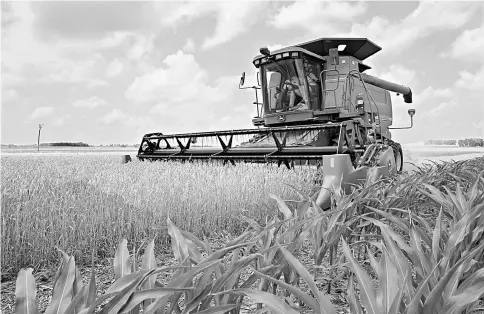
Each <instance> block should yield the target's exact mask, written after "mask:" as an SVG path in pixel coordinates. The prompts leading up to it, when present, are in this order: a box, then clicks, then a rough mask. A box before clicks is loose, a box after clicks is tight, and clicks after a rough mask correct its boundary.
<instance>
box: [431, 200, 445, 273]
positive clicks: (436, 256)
mask: <svg viewBox="0 0 484 314" xmlns="http://www.w3.org/2000/svg"><path fill="white" fill-rule="evenodd" d="M442 212H443V209H442V207H440V211H439V215H438V216H437V221H436V222H435V228H434V232H433V236H432V257H433V260H434V263H437V262H438V261H439V260H440V257H441V256H442V253H441V251H440V234H441V232H442Z"/></svg>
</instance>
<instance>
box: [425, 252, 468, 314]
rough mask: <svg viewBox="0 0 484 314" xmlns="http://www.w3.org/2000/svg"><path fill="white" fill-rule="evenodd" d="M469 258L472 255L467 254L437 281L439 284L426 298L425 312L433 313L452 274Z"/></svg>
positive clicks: (426, 313) (427, 313)
mask: <svg viewBox="0 0 484 314" xmlns="http://www.w3.org/2000/svg"><path fill="white" fill-rule="evenodd" d="M469 258H470V256H467V257H465V258H462V259H460V260H459V261H458V262H457V263H455V265H454V266H453V267H452V268H451V269H449V270H448V271H447V272H446V273H445V274H444V276H443V277H442V278H441V279H440V280H439V282H438V283H437V285H436V286H435V287H434V288H433V289H432V291H430V294H429V295H428V297H427V298H426V299H425V304H424V307H423V314H432V313H433V311H434V309H435V308H436V305H437V302H438V301H439V300H440V298H441V297H442V293H443V291H444V289H445V287H446V285H447V284H448V282H449V280H450V279H451V278H452V276H453V275H454V273H455V272H456V271H457V269H458V268H459V266H460V265H461V264H462V263H463V262H465V261H466V260H467V259H469ZM430 277H431V276H430Z"/></svg>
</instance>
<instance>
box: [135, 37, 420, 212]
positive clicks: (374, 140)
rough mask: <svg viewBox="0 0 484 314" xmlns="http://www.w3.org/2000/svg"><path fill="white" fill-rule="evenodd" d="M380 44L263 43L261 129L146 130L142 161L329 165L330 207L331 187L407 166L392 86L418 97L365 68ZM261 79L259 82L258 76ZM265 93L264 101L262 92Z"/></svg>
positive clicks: (326, 202)
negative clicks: (396, 134) (397, 138)
mask: <svg viewBox="0 0 484 314" xmlns="http://www.w3.org/2000/svg"><path fill="white" fill-rule="evenodd" d="M380 50H381V48H380V47H379V46H377V45H376V44H374V43H373V42H371V41H370V40H368V39H366V38H320V39H317V40H314V41H310V42H306V43H303V44H299V45H295V46H290V47H286V48H282V49H279V50H277V51H273V52H271V51H269V50H268V49H267V48H261V49H260V53H261V55H258V56H256V57H255V58H254V60H253V64H254V66H255V67H256V68H257V69H259V73H258V76H257V79H258V86H252V87H242V86H243V85H244V82H245V72H244V73H242V77H241V80H240V84H239V88H240V89H247V88H248V89H253V90H255V94H256V101H255V102H254V104H255V105H256V108H257V116H256V117H254V119H252V123H253V124H254V126H255V127H257V128H254V129H239V130H227V131H214V132H201V133H184V134H170V135H166V134H162V133H149V134H146V135H144V136H143V139H142V141H141V145H140V147H139V151H138V155H137V157H138V158H139V159H140V160H183V161H194V160H202V161H216V160H219V161H222V162H223V163H224V164H225V163H228V162H230V163H231V164H234V165H235V164H236V162H241V161H242V162H257V163H272V162H274V163H277V164H278V165H279V166H280V165H281V164H284V165H285V166H286V167H288V168H292V167H294V166H296V165H316V166H321V165H322V168H323V182H322V188H321V191H320V192H319V195H318V197H317V200H316V203H317V204H318V205H319V206H321V207H322V208H325V209H326V208H329V207H330V205H331V204H330V201H331V192H330V191H331V188H332V187H336V188H344V189H347V188H348V187H349V186H350V185H351V184H357V183H358V182H359V180H366V178H367V176H368V175H369V169H370V168H372V169H374V171H372V172H371V175H372V176H379V177H380V176H390V175H392V174H395V173H397V172H400V171H402V168H403V152H402V148H401V145H400V144H399V143H397V142H394V141H392V140H391V138H392V135H391V133H390V129H408V128H411V127H412V126H413V115H414V114H415V110H414V109H409V110H408V113H409V115H410V120H411V125H410V126H408V127H399V128H395V127H391V125H392V123H393V113H392V100H391V97H390V91H391V92H395V93H397V95H399V94H402V95H403V98H404V101H405V102H406V103H412V91H411V89H410V88H409V87H406V86H402V85H398V84H395V83H392V82H388V81H386V80H383V79H380V78H377V77H374V76H371V75H368V74H366V73H363V72H364V71H366V70H368V69H370V67H369V66H367V65H365V64H363V63H362V61H363V60H365V59H366V58H368V57H369V56H371V55H373V54H375V53H376V52H378V51H380ZM259 78H260V80H259ZM259 93H260V94H261V95H262V102H259V98H258V95H259Z"/></svg>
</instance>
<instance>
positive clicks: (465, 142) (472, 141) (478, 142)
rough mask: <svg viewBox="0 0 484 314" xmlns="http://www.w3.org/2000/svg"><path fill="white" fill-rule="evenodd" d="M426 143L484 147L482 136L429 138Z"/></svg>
mask: <svg viewBox="0 0 484 314" xmlns="http://www.w3.org/2000/svg"><path fill="white" fill-rule="evenodd" d="M424 145H459V146H461V147H484V140H483V139H482V138H466V139H461V140H428V141H425V142H424Z"/></svg>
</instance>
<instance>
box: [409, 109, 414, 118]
mask: <svg viewBox="0 0 484 314" xmlns="http://www.w3.org/2000/svg"><path fill="white" fill-rule="evenodd" d="M414 114H415V109H408V115H409V116H410V117H413V115H414Z"/></svg>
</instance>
